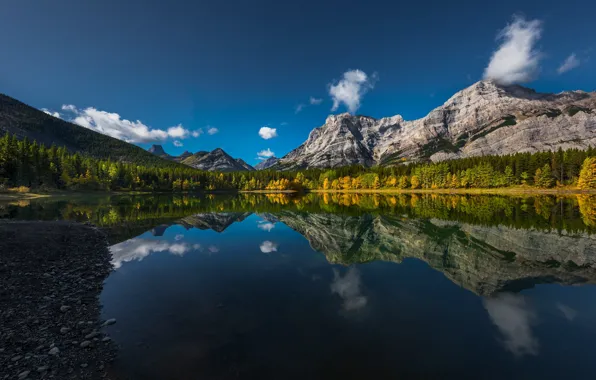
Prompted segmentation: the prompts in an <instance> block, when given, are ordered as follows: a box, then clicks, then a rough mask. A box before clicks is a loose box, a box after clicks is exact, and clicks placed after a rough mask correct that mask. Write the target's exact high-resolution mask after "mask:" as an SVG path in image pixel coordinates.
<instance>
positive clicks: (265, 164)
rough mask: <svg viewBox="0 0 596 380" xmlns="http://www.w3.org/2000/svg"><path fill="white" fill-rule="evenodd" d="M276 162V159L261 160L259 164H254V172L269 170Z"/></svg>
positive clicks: (277, 159)
mask: <svg viewBox="0 0 596 380" xmlns="http://www.w3.org/2000/svg"><path fill="white" fill-rule="evenodd" d="M278 161H279V158H277V157H269V158H268V159H266V160H263V161H261V162H259V163H258V164H256V165H255V169H256V170H265V169H269V168H270V167H272V166H273V165H275V164H277V162H278Z"/></svg>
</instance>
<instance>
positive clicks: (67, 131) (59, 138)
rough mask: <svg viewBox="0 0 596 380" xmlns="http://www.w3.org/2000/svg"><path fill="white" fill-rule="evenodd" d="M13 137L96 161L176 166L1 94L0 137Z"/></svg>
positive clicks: (136, 147) (139, 149)
mask: <svg viewBox="0 0 596 380" xmlns="http://www.w3.org/2000/svg"><path fill="white" fill-rule="evenodd" d="M5 132H8V133H12V134H14V135H16V136H17V138H19V139H22V138H25V137H27V138H28V139H29V140H35V141H37V142H39V143H42V144H44V145H46V146H48V147H49V146H51V145H52V144H54V145H56V146H63V147H65V148H66V149H68V150H69V151H71V152H79V153H82V154H86V155H89V156H92V157H95V158H101V159H108V158H109V159H111V160H115V161H123V162H134V163H138V164H143V165H152V166H156V167H164V166H172V165H175V163H173V162H171V161H167V160H163V159H161V158H159V157H157V156H156V155H153V154H151V153H149V152H147V151H146V150H145V149H143V148H140V147H138V146H136V145H133V144H129V143H127V142H124V141H121V140H118V139H115V138H113V137H110V136H106V135H103V134H101V133H98V132H95V131H92V130H91V129H87V128H84V127H81V126H80V125H76V124H73V123H69V122H67V121H64V120H62V119H59V118H57V117H54V116H50V115H48V114H46V113H45V112H43V111H40V110H38V109H36V108H33V107H30V106H28V105H26V104H24V103H22V102H20V101H18V100H16V99H13V98H11V97H9V96H6V95H3V94H0V135H3V134H4V133H5Z"/></svg>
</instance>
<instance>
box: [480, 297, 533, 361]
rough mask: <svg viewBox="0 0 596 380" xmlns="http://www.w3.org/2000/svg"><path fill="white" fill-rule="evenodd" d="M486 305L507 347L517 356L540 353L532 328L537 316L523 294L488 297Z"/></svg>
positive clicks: (485, 301)
mask: <svg viewBox="0 0 596 380" xmlns="http://www.w3.org/2000/svg"><path fill="white" fill-rule="evenodd" d="M484 307H485V308H486V310H487V311H488V315H489V316H490V319H491V320H492V321H493V323H494V324H495V325H496V326H497V327H498V328H499V330H500V331H501V334H503V338H504V341H503V344H504V345H505V348H507V349H508V350H509V351H511V352H512V353H513V354H514V355H515V356H523V355H537V354H538V346H539V344H538V340H537V339H536V338H534V336H533V335H532V328H531V325H532V323H533V322H534V320H535V319H536V316H535V315H534V312H533V311H532V310H531V309H530V307H529V306H528V305H527V304H526V301H525V299H524V298H523V297H522V296H519V295H513V294H501V295H499V296H497V297H495V298H487V299H485V300H484Z"/></svg>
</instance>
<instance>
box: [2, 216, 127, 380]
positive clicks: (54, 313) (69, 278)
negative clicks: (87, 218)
mask: <svg viewBox="0 0 596 380" xmlns="http://www.w3.org/2000/svg"><path fill="white" fill-rule="evenodd" d="M111 269H112V265H111V264H110V253H109V250H108V245H107V240H106V237H105V235H104V234H103V233H102V232H101V231H100V230H99V229H97V228H95V227H93V226H91V225H82V224H75V223H68V222H12V221H8V222H5V221H1V222H0V379H99V378H107V377H108V376H107V374H106V371H107V367H108V366H109V363H110V362H111V361H112V360H113V358H114V356H115V353H116V348H115V344H113V343H112V341H111V340H110V338H109V337H107V336H105V335H104V333H103V332H102V327H103V326H105V325H107V324H112V323H116V321H115V320H108V321H100V304H99V295H100V293H101V290H102V287H103V282H104V280H105V278H106V277H107V275H108V274H109V273H110V271H111Z"/></svg>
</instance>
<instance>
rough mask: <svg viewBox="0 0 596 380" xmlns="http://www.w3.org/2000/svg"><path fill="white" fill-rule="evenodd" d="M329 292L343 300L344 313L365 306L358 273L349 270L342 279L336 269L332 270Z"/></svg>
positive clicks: (365, 301)
mask: <svg viewBox="0 0 596 380" xmlns="http://www.w3.org/2000/svg"><path fill="white" fill-rule="evenodd" d="M331 292H332V293H336V294H337V295H339V296H340V297H341V299H343V301H344V303H343V305H342V306H343V308H344V310H346V311H352V310H358V309H361V308H363V307H365V306H366V303H367V299H366V297H365V296H363V295H362V293H361V291H360V272H358V270H357V269H355V268H350V269H349V270H348V272H347V273H346V275H345V276H344V277H342V276H341V274H340V273H339V271H338V270H337V269H333V282H332V283H331Z"/></svg>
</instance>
